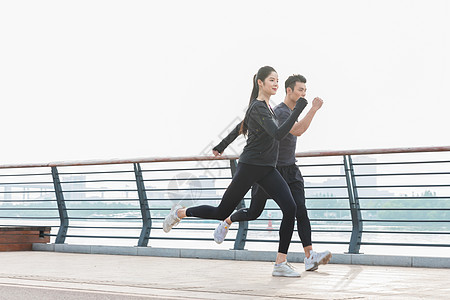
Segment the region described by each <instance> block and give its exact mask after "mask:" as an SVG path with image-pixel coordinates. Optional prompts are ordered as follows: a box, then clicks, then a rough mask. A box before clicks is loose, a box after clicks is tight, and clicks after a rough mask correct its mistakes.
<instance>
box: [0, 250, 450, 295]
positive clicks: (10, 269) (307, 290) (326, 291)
mask: <svg viewBox="0 0 450 300" xmlns="http://www.w3.org/2000/svg"><path fill="white" fill-rule="evenodd" d="M293 265H294V266H295V267H296V268H297V269H298V270H303V268H304V265H303V264H300V263H294V264H293ZM271 271H272V263H270V262H258V261H230V260H207V259H187V258H163V257H146V256H126V255H101V254H74V253H58V252H40V251H29V252H3V253H0V295H1V296H0V298H2V299H21V300H24V299H145V298H147V299H148V298H150V299H445V298H446V299H448V298H447V297H449V296H448V295H449V294H450V269H431V268H408V267H377V266H358V265H342V264H339V265H338V264H329V265H326V266H321V267H320V268H319V270H318V271H316V272H303V273H302V277H301V278H274V277H272V276H271Z"/></svg>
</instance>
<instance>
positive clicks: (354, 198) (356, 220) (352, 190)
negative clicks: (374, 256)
mask: <svg viewBox="0 0 450 300" xmlns="http://www.w3.org/2000/svg"><path fill="white" fill-rule="evenodd" d="M344 166H345V178H346V180H347V189H348V199H349V202H350V214H351V217H352V235H351V237H350V244H349V247H348V253H352V254H358V253H359V248H360V247H361V239H362V231H363V222H362V217H361V210H360V206H359V198H358V191H357V188H356V179H355V173H354V170H353V163H352V158H351V156H350V155H345V156H344Z"/></svg>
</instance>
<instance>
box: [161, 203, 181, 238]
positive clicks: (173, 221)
mask: <svg viewBox="0 0 450 300" xmlns="http://www.w3.org/2000/svg"><path fill="white" fill-rule="evenodd" d="M180 208H182V206H181V205H175V206H174V207H173V208H172V210H171V211H170V212H169V214H168V215H167V216H166V218H165V219H164V222H163V230H164V232H169V231H170V230H171V229H172V227H174V226H177V225H178V223H180V221H181V219H180V218H178V216H177V210H179V209H180Z"/></svg>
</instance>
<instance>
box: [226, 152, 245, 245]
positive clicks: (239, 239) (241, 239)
mask: <svg viewBox="0 0 450 300" xmlns="http://www.w3.org/2000/svg"><path fill="white" fill-rule="evenodd" d="M236 167H237V163H236V160H235V159H232V160H230V168H231V175H232V176H233V177H234V174H235V173H236ZM244 207H245V201H244V199H242V200H241V202H239V204H238V205H237V206H236V209H241V208H244ZM247 231H248V221H240V222H239V229H238V232H237V233H236V239H235V240H234V248H233V249H234V250H243V249H244V247H245V241H246V239H247Z"/></svg>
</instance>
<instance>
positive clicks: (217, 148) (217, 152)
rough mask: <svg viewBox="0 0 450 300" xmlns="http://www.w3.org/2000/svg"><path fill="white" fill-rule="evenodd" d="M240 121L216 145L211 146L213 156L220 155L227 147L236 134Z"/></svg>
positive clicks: (237, 134) (239, 127)
mask: <svg viewBox="0 0 450 300" xmlns="http://www.w3.org/2000/svg"><path fill="white" fill-rule="evenodd" d="M241 124H242V122H239V124H237V125H236V127H235V128H234V129H233V130H232V131H231V132H230V133H229V134H228V135H227V136H226V137H225V138H224V139H223V140H222V141H221V142H220V143H219V144H218V145H217V146H215V147H214V148H213V154H214V156H220V155H222V153H223V151H224V150H225V148H227V147H228V145H230V144H231V143H232V142H233V141H234V140H235V139H236V138H237V137H238V136H239V130H240V129H241Z"/></svg>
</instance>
